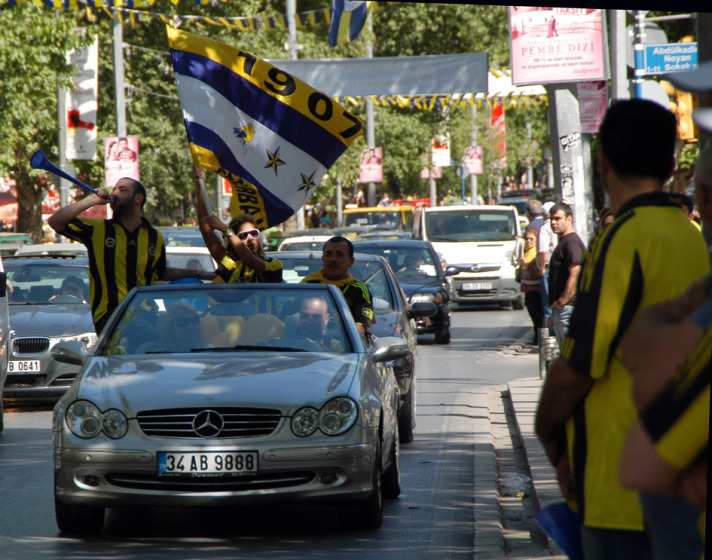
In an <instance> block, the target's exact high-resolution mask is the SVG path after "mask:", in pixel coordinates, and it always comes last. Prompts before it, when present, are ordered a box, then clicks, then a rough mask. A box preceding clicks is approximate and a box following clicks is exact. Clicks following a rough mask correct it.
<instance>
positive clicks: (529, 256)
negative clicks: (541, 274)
mask: <svg viewBox="0 0 712 560" xmlns="http://www.w3.org/2000/svg"><path fill="white" fill-rule="evenodd" d="M536 253H537V250H536V245H535V246H534V247H532V248H531V249H529V250H528V251H527V252H526V253H524V256H523V257H522V258H523V259H524V262H525V263H527V264H530V263H532V262H534V259H535V258H536Z"/></svg>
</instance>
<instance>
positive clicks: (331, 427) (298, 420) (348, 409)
mask: <svg viewBox="0 0 712 560" xmlns="http://www.w3.org/2000/svg"><path fill="white" fill-rule="evenodd" d="M357 417H358V407H357V406H356V403H355V402H354V401H352V400H351V399H349V398H346V397H339V398H337V399H332V400H330V401H329V402H328V403H326V404H325V405H324V406H323V407H322V408H321V410H316V409H315V408H313V407H311V406H307V407H305V408H300V409H299V410H298V411H297V412H296V414H295V415H294V417H293V418H292V432H294V435H296V436H298V437H306V436H309V435H311V434H313V433H314V432H315V431H316V429H317V428H318V429H319V430H321V431H322V432H323V433H324V434H325V435H327V436H338V435H340V434H343V433H344V432H346V431H348V430H349V429H350V428H351V426H353V425H354V423H355V422H356V418H357Z"/></svg>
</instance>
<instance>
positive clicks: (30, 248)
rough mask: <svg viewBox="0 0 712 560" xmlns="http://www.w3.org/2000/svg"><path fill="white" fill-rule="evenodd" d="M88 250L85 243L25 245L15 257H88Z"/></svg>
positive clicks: (16, 252)
mask: <svg viewBox="0 0 712 560" xmlns="http://www.w3.org/2000/svg"><path fill="white" fill-rule="evenodd" d="M87 254H88V253H87V248H86V245H84V244H83V243H35V244H34V245H23V246H22V247H20V248H19V249H17V251H15V255H16V256H17V255H23V256H29V255H33V256H42V255H66V256H86V255H87Z"/></svg>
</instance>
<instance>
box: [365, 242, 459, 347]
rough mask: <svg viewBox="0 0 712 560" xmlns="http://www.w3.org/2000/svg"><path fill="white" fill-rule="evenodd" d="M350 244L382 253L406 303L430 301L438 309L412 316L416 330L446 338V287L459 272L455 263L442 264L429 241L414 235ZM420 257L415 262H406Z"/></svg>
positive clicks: (441, 339)
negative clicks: (413, 263)
mask: <svg viewBox="0 0 712 560" xmlns="http://www.w3.org/2000/svg"><path fill="white" fill-rule="evenodd" d="M354 248H355V250H356V252H357V253H369V254H372V255H380V256H382V257H384V258H385V259H386V260H387V261H388V262H389V263H390V265H391V268H392V269H393V270H394V272H395V274H396V278H398V282H399V284H400V285H401V287H402V288H403V291H404V292H405V294H406V296H407V297H408V302H409V303H410V304H413V303H416V302H419V301H428V302H432V303H434V304H435V305H436V306H437V308H438V312H437V314H436V315H435V316H434V317H419V318H417V319H416V320H415V325H416V330H417V333H418V334H425V333H434V334H435V342H437V343H438V344H447V343H449V342H450V288H449V285H448V279H449V277H450V276H454V275H455V274H457V273H458V272H459V269H458V268H456V267H454V266H453V267H447V268H446V267H445V266H444V265H443V262H442V261H441V260H440V257H439V256H438V254H437V252H436V251H435V249H434V248H433V245H432V243H430V241H419V240H415V239H410V240H407V239H403V240H382V241H359V240H356V242H355V243H354ZM417 257H420V260H419V262H418V263H415V264H416V266H409V264H412V261H410V260H409V259H414V258H417Z"/></svg>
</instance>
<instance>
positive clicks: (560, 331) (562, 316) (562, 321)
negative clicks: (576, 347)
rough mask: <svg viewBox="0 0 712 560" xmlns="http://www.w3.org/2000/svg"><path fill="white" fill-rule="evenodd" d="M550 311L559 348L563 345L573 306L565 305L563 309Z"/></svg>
mask: <svg viewBox="0 0 712 560" xmlns="http://www.w3.org/2000/svg"><path fill="white" fill-rule="evenodd" d="M551 311H552V317H553V318H554V336H555V337H556V344H558V345H559V348H561V347H562V346H563V345H564V339H565V338H566V333H567V332H569V322H570V321H571V314H572V313H573V312H574V306H573V305H565V306H564V308H563V309H552V310H551Z"/></svg>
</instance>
